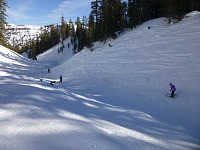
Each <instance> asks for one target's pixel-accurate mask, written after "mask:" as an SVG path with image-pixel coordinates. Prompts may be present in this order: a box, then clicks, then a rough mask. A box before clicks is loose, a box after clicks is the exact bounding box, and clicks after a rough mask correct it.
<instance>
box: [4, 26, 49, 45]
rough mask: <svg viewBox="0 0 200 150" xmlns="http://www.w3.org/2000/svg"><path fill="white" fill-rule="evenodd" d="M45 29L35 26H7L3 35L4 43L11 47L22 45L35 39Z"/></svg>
mask: <svg viewBox="0 0 200 150" xmlns="http://www.w3.org/2000/svg"><path fill="white" fill-rule="evenodd" d="M45 28H46V27H44V26H35V25H14V24H8V25H7V26H6V29H7V31H6V34H5V37H6V41H7V42H8V43H9V44H11V45H12V46H16V45H23V44H25V43H27V42H28V41H30V40H33V39H36V37H37V36H39V35H40V34H41V32H42V31H43V30H44V29H45Z"/></svg>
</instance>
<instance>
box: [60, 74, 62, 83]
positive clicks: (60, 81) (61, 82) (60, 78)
mask: <svg viewBox="0 0 200 150" xmlns="http://www.w3.org/2000/svg"><path fill="white" fill-rule="evenodd" d="M60 83H62V75H60Z"/></svg>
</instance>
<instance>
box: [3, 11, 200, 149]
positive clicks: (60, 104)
mask: <svg viewBox="0 0 200 150" xmlns="http://www.w3.org/2000/svg"><path fill="white" fill-rule="evenodd" d="M188 16H189V17H187V18H185V19H183V20H182V21H181V22H180V23H177V24H172V25H167V21H165V18H159V19H155V20H151V21H148V22H146V23H144V24H143V25H141V26H140V27H138V28H137V29H135V30H133V31H127V32H126V33H123V34H121V35H119V38H118V39H116V40H114V41H113V40H110V41H107V43H95V45H94V51H93V52H90V51H89V50H87V49H85V50H83V51H82V52H80V53H78V54H76V55H74V56H73V55H72V54H71V49H72V47H71V48H70V49H68V48H67V47H65V48H64V51H63V53H59V54H58V53H57V49H58V47H59V46H60V45H57V46H55V47H53V48H52V49H50V50H49V51H47V52H45V53H44V54H42V55H40V56H38V61H30V60H28V59H25V58H23V57H21V56H19V55H18V54H16V53H13V52H12V51H10V50H8V49H6V48H4V47H2V46H0V52H1V53H0V78H1V80H0V121H1V122H0V149H3V150H9V149H15V150H44V149H49V150H53V149H59V150H64V149H70V150H74V149H83V150H99V149H101V150H103V149H104V150H110V149H115V150H122V149H127V150H132V149H138V150H140V149H141V150H143V149H152V150H155V149H157V150H162V149H168V150H171V149H174V150H179V149H180V150H182V149H186V150H194V149H200V145H199V143H200V126H199V124H200V118H199V116H200V110H199V107H200V94H199V91H198V90H199V89H200V68H199V66H200V60H199V57H200V53H199V47H200V43H199V42H198V41H199V37H200V26H199V24H200V14H199V13H198V12H192V13H190V14H188ZM148 26H150V27H151V28H150V29H149V30H148ZM67 42H68V41H67V40H66V41H65V44H67ZM109 44H110V45H111V47H110V46H109ZM47 68H50V69H51V73H48V72H47ZM60 75H62V76H63V83H62V84H55V85H54V86H52V85H50V84H47V83H46V82H40V78H47V79H58V78H59V76H60ZM170 82H173V83H174V84H175V85H176V87H177V89H178V90H177V92H176V93H175V94H176V95H177V99H175V100H174V99H169V98H168V97H166V96H165V95H166V93H167V92H169V85H168V84H169V83H170Z"/></svg>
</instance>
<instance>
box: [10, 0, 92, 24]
mask: <svg viewBox="0 0 200 150" xmlns="http://www.w3.org/2000/svg"><path fill="white" fill-rule="evenodd" d="M91 1H93V0H7V3H8V6H9V8H7V15H8V17H7V22H8V23H12V24H16V25H21V24H26V25H41V26H44V25H49V24H54V23H59V22H61V16H62V14H63V16H64V19H65V21H69V19H72V21H75V20H76V18H77V17H80V18H81V19H82V16H83V15H84V16H87V17H88V16H89V13H90V11H91V9H90V7H91Z"/></svg>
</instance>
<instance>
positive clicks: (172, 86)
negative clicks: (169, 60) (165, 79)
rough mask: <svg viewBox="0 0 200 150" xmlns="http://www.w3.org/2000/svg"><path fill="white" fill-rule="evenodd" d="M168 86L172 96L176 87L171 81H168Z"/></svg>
mask: <svg viewBox="0 0 200 150" xmlns="http://www.w3.org/2000/svg"><path fill="white" fill-rule="evenodd" d="M169 86H170V91H171V92H172V93H171V97H174V92H175V91H176V87H175V85H173V84H172V83H170V84H169Z"/></svg>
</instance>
